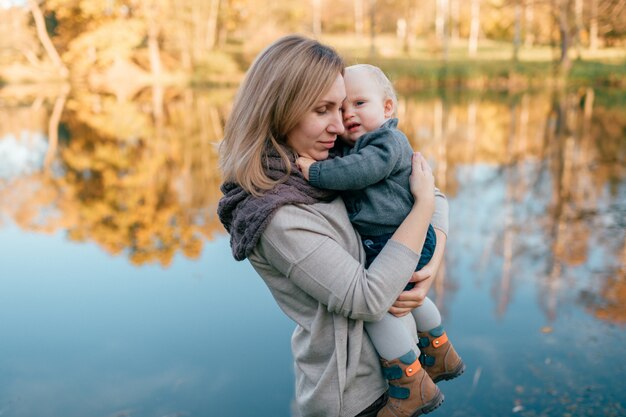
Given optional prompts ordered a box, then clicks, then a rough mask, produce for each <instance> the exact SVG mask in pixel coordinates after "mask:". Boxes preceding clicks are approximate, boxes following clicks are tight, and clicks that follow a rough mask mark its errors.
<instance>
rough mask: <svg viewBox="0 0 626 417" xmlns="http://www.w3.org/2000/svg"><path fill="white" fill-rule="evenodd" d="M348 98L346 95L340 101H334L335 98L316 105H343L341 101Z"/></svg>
mask: <svg viewBox="0 0 626 417" xmlns="http://www.w3.org/2000/svg"><path fill="white" fill-rule="evenodd" d="M345 100H346V97H344V98H343V99H341V100H340V101H339V102H337V101H334V100H323V101H320V102H319V103H318V104H317V105H316V107H321V106H328V105H333V106H334V105H341V103H343V102H344V101H345Z"/></svg>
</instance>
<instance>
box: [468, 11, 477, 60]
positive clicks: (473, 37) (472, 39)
mask: <svg viewBox="0 0 626 417" xmlns="http://www.w3.org/2000/svg"><path fill="white" fill-rule="evenodd" d="M479 30H480V0H472V4H471V23H470V33H469V42H468V44H467V53H468V54H469V56H470V57H475V56H476V51H477V50H478V32H479Z"/></svg>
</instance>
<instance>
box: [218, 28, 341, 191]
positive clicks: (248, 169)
mask: <svg viewBox="0 0 626 417" xmlns="http://www.w3.org/2000/svg"><path fill="white" fill-rule="evenodd" d="M343 69H344V62H343V59H342V58H341V57H340V56H339V54H337V52H336V51H335V50H334V49H332V48H330V47H328V46H326V45H323V44H321V43H319V42H317V41H316V40H313V39H308V38H305V37H302V36H298V35H289V36H285V37H283V38H281V39H279V40H277V41H276V42H274V43H273V44H271V45H270V46H268V47H267V48H266V49H265V50H264V51H263V52H261V53H260V54H259V56H258V57H257V58H256V59H255V61H254V62H253V63H252V66H251V67H250V69H249V70H248V72H247V74H246V77H245V78H244V80H243V82H242V84H241V86H240V88H239V91H238V92H237V96H236V97H235V101H234V104H233V109H232V111H231V114H230V117H229V118H228V120H227V122H226V126H225V128H224V140H223V141H222V143H221V144H220V169H221V171H222V174H223V178H224V180H225V181H226V182H235V183H237V184H239V185H240V186H241V187H242V188H243V189H244V190H246V191H247V192H249V193H251V194H253V195H257V196H258V195H260V194H262V193H263V192H264V191H267V190H270V189H272V188H273V187H274V186H275V185H276V184H277V183H279V182H280V180H278V181H277V180H273V179H271V178H270V177H269V176H268V175H267V174H266V172H265V166H264V160H265V155H266V152H267V148H268V147H272V148H274V149H275V150H276V151H277V152H278V154H279V155H280V156H281V158H282V159H283V161H284V163H285V166H286V167H287V174H288V173H289V171H290V167H291V164H290V163H289V156H288V155H287V153H286V152H285V150H284V149H283V146H284V145H286V141H287V133H288V132H290V131H291V130H292V129H294V128H295V127H296V126H297V124H298V123H299V122H300V121H301V120H302V118H303V117H304V115H305V114H306V112H308V111H310V110H311V109H312V108H313V106H315V104H316V103H317V102H318V101H319V100H321V98H322V97H323V96H324V95H325V94H326V93H327V92H328V91H329V90H330V88H331V86H332V85H333V83H334V82H335V81H336V80H337V76H338V75H342V74H343ZM281 145H283V146H281Z"/></svg>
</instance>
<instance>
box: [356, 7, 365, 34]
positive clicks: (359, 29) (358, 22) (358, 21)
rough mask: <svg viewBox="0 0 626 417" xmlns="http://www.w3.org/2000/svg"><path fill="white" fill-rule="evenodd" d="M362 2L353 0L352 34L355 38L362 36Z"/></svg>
mask: <svg viewBox="0 0 626 417" xmlns="http://www.w3.org/2000/svg"><path fill="white" fill-rule="evenodd" d="M363 16H364V14H363V0H354V33H356V35H357V37H359V38H361V37H362V36H363V28H364V27H365V25H364V17H363Z"/></svg>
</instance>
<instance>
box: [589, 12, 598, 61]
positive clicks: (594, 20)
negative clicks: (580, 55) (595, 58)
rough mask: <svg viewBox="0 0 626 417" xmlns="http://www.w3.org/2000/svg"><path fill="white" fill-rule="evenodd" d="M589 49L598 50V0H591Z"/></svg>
mask: <svg viewBox="0 0 626 417" xmlns="http://www.w3.org/2000/svg"><path fill="white" fill-rule="evenodd" d="M589 49H591V50H592V51H595V50H597V49H598V0H591V21H590V23H589Z"/></svg>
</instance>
